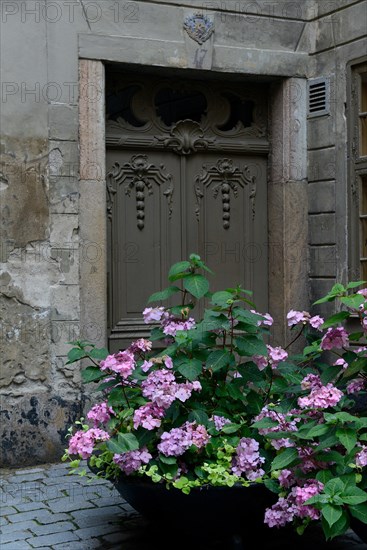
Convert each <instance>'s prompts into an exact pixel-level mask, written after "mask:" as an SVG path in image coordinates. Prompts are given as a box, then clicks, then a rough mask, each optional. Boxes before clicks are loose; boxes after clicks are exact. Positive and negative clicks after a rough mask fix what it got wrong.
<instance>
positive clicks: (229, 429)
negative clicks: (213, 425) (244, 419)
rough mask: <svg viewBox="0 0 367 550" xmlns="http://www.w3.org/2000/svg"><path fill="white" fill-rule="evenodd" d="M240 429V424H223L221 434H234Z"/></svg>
mask: <svg viewBox="0 0 367 550" xmlns="http://www.w3.org/2000/svg"><path fill="white" fill-rule="evenodd" d="M240 428H241V424H225V425H224V426H223V428H222V430H221V431H222V432H223V433H225V434H234V433H236V432H238V430H239V429H240Z"/></svg>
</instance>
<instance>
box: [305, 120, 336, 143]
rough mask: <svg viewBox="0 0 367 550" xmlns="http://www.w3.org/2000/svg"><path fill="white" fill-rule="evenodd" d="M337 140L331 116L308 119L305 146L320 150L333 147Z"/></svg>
mask: <svg viewBox="0 0 367 550" xmlns="http://www.w3.org/2000/svg"><path fill="white" fill-rule="evenodd" d="M336 140H337V135H336V127H335V119H334V118H333V117H332V116H331V115H323V116H320V117H314V118H309V119H308V121H307V146H308V148H309V149H321V148H324V147H331V146H333V145H335V143H336Z"/></svg>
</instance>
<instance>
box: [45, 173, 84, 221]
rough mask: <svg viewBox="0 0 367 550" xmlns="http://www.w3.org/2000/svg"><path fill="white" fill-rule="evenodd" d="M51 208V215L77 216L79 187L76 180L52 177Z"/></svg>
mask: <svg viewBox="0 0 367 550" xmlns="http://www.w3.org/2000/svg"><path fill="white" fill-rule="evenodd" d="M49 206H50V213H51V214H77V213H78V211H79V185H78V181H77V179H76V178H68V177H61V178H58V177H55V178H54V177H50V179H49Z"/></svg>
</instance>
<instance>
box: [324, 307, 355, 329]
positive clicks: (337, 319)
mask: <svg viewBox="0 0 367 550" xmlns="http://www.w3.org/2000/svg"><path fill="white" fill-rule="evenodd" d="M348 317H350V313H349V312H348V311H340V312H339V313H336V314H335V315H332V316H331V317H329V318H328V319H327V320H326V321H325V323H323V324H322V325H321V327H320V328H323V329H325V328H329V327H332V326H333V325H337V324H338V323H341V322H342V321H344V319H348Z"/></svg>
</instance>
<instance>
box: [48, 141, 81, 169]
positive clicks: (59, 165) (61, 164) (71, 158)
mask: <svg viewBox="0 0 367 550" xmlns="http://www.w3.org/2000/svg"><path fill="white" fill-rule="evenodd" d="M49 149H50V150H49V171H50V176H53V177H57V178H59V177H61V176H69V177H77V176H78V174H79V148H78V144H77V143H76V142H75V141H52V140H50V142H49Z"/></svg>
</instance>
